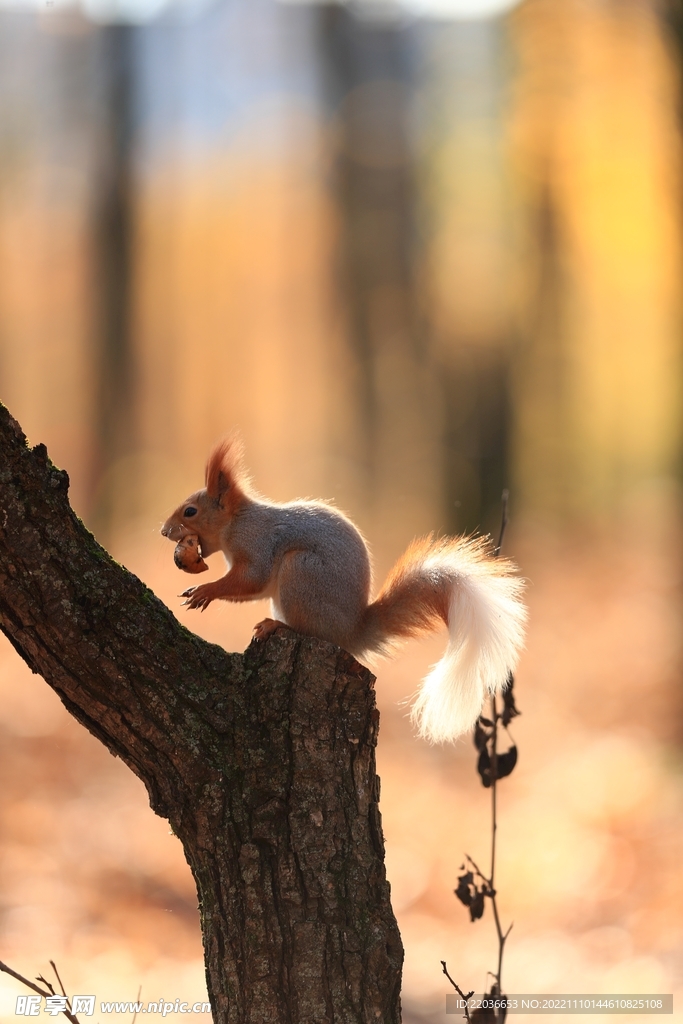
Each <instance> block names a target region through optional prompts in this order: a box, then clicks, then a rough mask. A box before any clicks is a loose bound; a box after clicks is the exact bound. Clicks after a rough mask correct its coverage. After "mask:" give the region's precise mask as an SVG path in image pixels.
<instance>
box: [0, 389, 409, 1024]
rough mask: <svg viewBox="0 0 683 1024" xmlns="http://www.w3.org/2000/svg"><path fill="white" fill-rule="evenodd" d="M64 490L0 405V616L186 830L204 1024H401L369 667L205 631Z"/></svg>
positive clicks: (282, 640)
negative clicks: (204, 985) (120, 560)
mask: <svg viewBox="0 0 683 1024" xmlns="http://www.w3.org/2000/svg"><path fill="white" fill-rule="evenodd" d="M67 489H68V477H67V475H66V473H64V472H62V471H60V470H58V469H56V468H55V467H54V466H53V465H52V464H51V463H50V461H49V459H48V458H47V452H46V450H45V448H44V446H42V445H38V446H37V447H35V448H33V449H29V448H28V447H27V445H26V439H25V437H24V435H23V434H22V432H21V430H20V428H19V426H18V424H17V423H16V422H15V421H14V420H13V419H12V418H11V416H10V415H9V414H8V412H7V410H6V409H4V407H1V406H0V628H2V630H3V632H4V633H5V635H6V636H7V637H8V638H9V640H10V642H11V643H12V644H13V645H14V647H15V648H16V650H17V651H18V652H19V654H20V655H21V657H22V658H23V659H24V660H25V661H26V662H27V663H28V664H29V665H30V667H31V668H32V669H33V670H34V671H35V672H39V673H40V674H41V675H42V676H43V677H44V678H45V680H46V681H47V682H48V683H49V685H50V686H51V687H52V688H53V689H54V690H55V691H56V692H57V693H58V694H59V696H60V698H61V700H62V701H63V703H64V705H65V706H66V708H67V709H68V711H70V712H71V714H73V715H74V716H75V717H76V718H77V719H78V720H79V721H80V722H81V723H82V724H83V725H84V726H85V727H86V728H87V729H89V730H90V732H91V733H93V734H94V735H95V736H97V737H98V739H100V740H101V741H102V742H103V743H104V744H106V746H107V747H108V748H109V750H110V751H111V752H112V753H113V754H115V755H117V756H119V757H121V758H122V759H123V760H124V761H125V763H126V764H127V765H128V766H129V767H130V768H131V769H132V770H133V771H134V772H135V773H136V775H138V776H139V777H140V778H141V779H142V780H143V782H144V783H145V786H146V787H147V791H148V793H149V798H150V803H151V806H152V808H153V810H154V811H156V813H157V814H160V815H162V816H163V817H165V818H168V820H169V822H170V823H171V826H172V828H173V830H174V832H175V833H176V835H178V837H179V838H180V839H181V841H182V843H183V846H184V849H185V854H186V857H187V860H188V862H189V864H190V867H191V869H192V871H193V874H194V877H195V880H196V882H197V890H198V894H199V905H200V913H201V920H202V931H203V937H204V948H205V954H206V969H207V980H208V986H209V995H210V998H211V1002H212V1006H213V1010H214V1017H215V1020H216V1021H217V1022H221V1024H223V1022H226V1024H227V1022H230V1024H238V1022H239V1024H244V1022H253V1024H256V1022H258V1024H264V1022H277V1024H280V1022H283V1024H284V1022H287V1024H294V1022H296V1024H308V1022H310V1024H322V1022H335V1024H338V1022H339V1024H341V1022H344V1024H346V1022H349V1024H351V1022H353V1024H356V1022H370V1021H372V1022H373V1024H374V1022H376V1021H382V1022H386V1024H390V1022H398V1021H399V1020H400V1010H399V985H400V971H401V961H402V948H401V941H400V937H399V934H398V929H397V926H396V921H395V919H394V916H393V913H392V910H391V906H390V903H389V887H388V884H387V881H386V878H385V873H384V865H383V852H384V849H383V840H382V831H381V824H380V817H379V811H378V805H377V801H378V795H379V780H378V778H377V776H376V774H375V760H374V746H375V742H376V737H377V726H378V715H377V711H376V709H375V705H374V691H373V677H372V676H371V675H370V673H369V672H368V671H367V670H366V669H364V668H363V667H362V666H361V665H359V664H358V663H357V662H356V661H354V659H353V658H351V657H350V655H348V654H346V653H345V652H344V651H341V650H339V649H338V648H336V647H333V646H332V645H330V644H325V643H321V642H319V641H316V640H313V639H309V638H306V637H301V636H298V635H296V634H294V633H292V632H291V631H289V630H283V631H280V632H279V633H278V634H277V635H275V636H273V637H271V638H270V639H269V640H267V641H266V642H265V643H262V644H252V645H251V647H250V648H249V649H248V650H247V651H246V652H245V654H244V655H238V654H228V653H226V652H225V651H224V650H223V649H222V648H220V647H217V646H215V645H212V644H209V643H206V642H205V641H203V640H201V639H199V638H198V637H197V636H195V635H194V634H192V633H190V632H189V631H188V630H187V629H185V628H184V627H183V626H181V625H180V624H179V623H178V622H177V621H176V619H175V618H174V617H173V615H172V614H171V612H170V611H169V610H168V609H167V608H166V607H165V606H164V605H163V604H162V603H161V602H160V601H159V600H158V599H157V598H156V597H155V596H154V594H153V593H151V591H150V590H148V589H147V588H146V587H145V586H144V585H143V584H142V583H141V582H140V580H138V579H137V578H136V577H135V576H133V575H132V574H131V573H129V572H128V571H127V570H126V569H124V568H123V567H122V566H120V565H118V564H117V563H116V562H114V561H113V559H111V558H110V556H109V555H108V554H107V553H106V551H104V549H103V548H101V547H100V546H99V544H98V543H97V542H96V541H95V539H94V537H92V535H91V534H89V533H88V531H87V530H86V529H85V527H84V526H83V524H82V523H81V522H80V520H78V519H77V517H76V516H75V515H74V513H73V512H72V510H71V508H70V506H69V503H68V499H67Z"/></svg>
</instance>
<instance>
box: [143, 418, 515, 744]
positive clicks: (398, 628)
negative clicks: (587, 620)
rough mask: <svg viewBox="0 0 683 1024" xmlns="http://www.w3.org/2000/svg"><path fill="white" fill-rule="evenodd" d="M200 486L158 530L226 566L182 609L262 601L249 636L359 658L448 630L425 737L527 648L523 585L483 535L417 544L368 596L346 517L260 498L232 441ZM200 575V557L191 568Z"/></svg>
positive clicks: (441, 728)
mask: <svg viewBox="0 0 683 1024" xmlns="http://www.w3.org/2000/svg"><path fill="white" fill-rule="evenodd" d="M205 484H206V485H205V487H204V488H203V489H202V490H200V491H197V492H196V493H195V494H192V495H190V497H189V498H187V499H186V500H185V501H184V502H183V503H182V505H180V506H179V507H178V508H177V509H176V511H175V512H174V513H173V515H172V516H171V517H170V518H169V519H168V520H167V521H166V522H165V523H164V526H163V527H162V530H161V533H162V535H163V536H164V537H167V538H169V539H170V540H173V541H176V542H178V547H179V548H180V547H181V544H183V543H184V542H185V541H186V539H187V538H193V540H191V543H196V540H195V539H194V538H198V542H199V545H200V547H201V559H202V560H203V559H204V558H207V557H208V556H209V555H212V554H214V553H215V552H217V551H222V552H223V555H224V556H225V559H226V562H227V563H228V571H227V573H226V574H225V575H224V576H222V577H221V578H220V579H218V580H214V581H213V582H211V583H204V584H200V585H199V586H196V587H190V588H189V589H188V590H186V591H184V592H183V594H181V597H184V598H185V601H184V604H185V605H186V606H187V607H188V608H200V609H201V610H202V611H203V610H204V609H205V608H207V607H208V606H209V604H210V603H211V602H212V601H215V600H223V601H255V600H258V599H259V598H264V597H267V598H270V600H271V602H272V614H273V618H272V619H264V621H263V622H260V623H258V625H257V626H256V627H255V629H254V636H255V639H265V638H266V637H267V636H269V635H270V633H272V632H273V631H274V630H275V629H277V627H278V626H281V625H286V626H289V627H290V628H291V629H294V630H296V631H297V632H299V633H302V634H304V635H306V636H313V637H318V638H319V639H321V640H328V641H331V642H332V643H334V644H337V645H338V646H339V647H343V648H344V649H345V650H346V651H348V652H349V653H350V654H352V655H354V656H355V657H360V658H362V657H363V656H365V655H372V654H386V653H388V652H389V651H390V650H391V649H392V647H394V646H395V645H396V643H397V642H398V641H400V640H402V639H405V638H408V637H415V636H419V635H422V634H424V633H427V632H431V631H432V630H435V629H437V628H438V627H439V626H440V624H441V623H445V624H446V626H447V627H448V634H449V640H448V647H447V649H446V652H445V654H444V656H443V657H442V659H441V661H439V662H438V664H437V665H435V666H434V667H433V668H432V670H431V671H430V673H429V675H428V676H427V677H426V679H425V680H424V682H423V684H422V687H421V689H420V692H419V694H418V696H417V699H416V701H415V703H414V705H413V708H412V712H411V717H412V719H413V721H414V723H415V724H416V726H417V729H418V733H419V734H420V736H422V737H424V738H425V739H427V740H430V741H432V742H442V741H448V740H454V739H456V738H457V737H458V736H460V735H462V734H463V733H465V732H468V731H469V730H470V729H472V728H473V727H474V725H475V723H476V721H477V719H478V717H479V715H480V714H481V711H482V707H483V703H484V700H485V698H486V697H487V696H488V695H491V694H495V693H500V692H501V691H502V690H503V689H504V688H505V686H506V684H507V681H508V678H509V675H510V673H511V672H512V671H513V670H514V668H515V665H516V663H517V658H518V654H519V651H520V649H521V647H522V645H523V641H524V624H525V621H526V609H525V607H524V604H523V603H522V600H521V594H522V589H523V582H522V580H520V579H519V578H518V577H517V576H515V575H514V573H515V566H514V565H513V564H512V563H511V562H510V561H508V560H506V559H501V558H495V557H493V551H492V548H491V543H490V540H489V539H488V538H476V539H474V538H468V537H459V538H451V537H447V538H444V539H434V537H433V536H428V537H425V538H423V539H420V540H415V541H414V542H413V543H412V544H411V545H410V546H409V547H408V549H407V551H406V552H405V554H404V555H403V556H402V557H401V558H400V559H399V561H398V563H397V564H396V565H395V566H394V568H393V569H392V570H391V572H390V573H389V577H388V579H387V581H386V583H385V584H384V586H383V587H382V589H381V591H380V593H379V594H378V596H377V597H376V598H375V600H374V601H371V600H370V590H371V586H372V569H371V563H370V554H369V551H368V546H367V543H366V541H365V539H364V537H363V536H362V534H361V532H360V530H358V529H357V527H356V526H355V525H354V524H353V523H352V522H351V520H350V519H349V518H348V517H347V516H346V515H344V513H343V512H340V511H339V510H338V509H337V508H335V507H334V506H332V505H330V504H328V503H326V502H322V501H291V502H287V503H285V504H276V503H275V502H272V501H268V500H267V499H265V498H263V497H261V496H260V495H258V494H257V493H256V492H255V491H254V489H253V487H252V485H251V482H250V480H249V477H248V476H247V474H246V472H245V470H244V468H243V460H242V446H241V443H240V441H239V440H238V439H237V438H231V439H228V440H225V441H222V442H220V443H219V444H218V445H216V447H215V448H214V449H213V451H212V452H211V454H210V456H209V460H208V462H207V465H206V480H205ZM193 558H197V555H196V554H195V555H193ZM176 561H177V564H178V565H179V567H180V568H186V566H185V565H183V559H182V558H180V559H179V558H178V556H176ZM202 568H206V566H204V564H203V561H202V564H201V566H195V567H194V568H188V569H187V571H195V572H196V571H202Z"/></svg>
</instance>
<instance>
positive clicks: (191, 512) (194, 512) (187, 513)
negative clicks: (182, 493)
mask: <svg viewBox="0 0 683 1024" xmlns="http://www.w3.org/2000/svg"><path fill="white" fill-rule="evenodd" d="M196 515H197V509H196V508H195V507H194V506H193V505H188V506H187V508H186V509H185V511H184V512H183V516H184V517H185V519H190V517H191V516H196Z"/></svg>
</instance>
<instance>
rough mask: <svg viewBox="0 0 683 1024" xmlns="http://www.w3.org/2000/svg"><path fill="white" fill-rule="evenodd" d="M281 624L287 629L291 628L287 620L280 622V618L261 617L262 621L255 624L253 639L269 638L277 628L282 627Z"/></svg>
mask: <svg viewBox="0 0 683 1024" xmlns="http://www.w3.org/2000/svg"><path fill="white" fill-rule="evenodd" d="M280 626H284V627H285V629H290V628H291V627H290V626H288V625H287V623H286V622H280V620H279V619H261V621H260V622H257V623H256V625H255V626H254V636H253V639H254V640H267V639H268V637H269V636H271V635H272V634H273V633H274V632H275V630H276V629H279V628H280Z"/></svg>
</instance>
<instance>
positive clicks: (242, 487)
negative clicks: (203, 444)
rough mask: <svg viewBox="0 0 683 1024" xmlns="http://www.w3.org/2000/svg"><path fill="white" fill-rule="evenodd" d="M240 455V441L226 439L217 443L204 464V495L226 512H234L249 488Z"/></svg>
mask: <svg viewBox="0 0 683 1024" xmlns="http://www.w3.org/2000/svg"><path fill="white" fill-rule="evenodd" d="M242 454H243V446H242V441H241V439H240V438H239V437H237V436H233V437H228V438H225V439H224V440H223V441H219V442H218V444H217V445H216V447H215V448H214V449H213V451H212V452H211V454H210V455H209V458H208V461H207V463H206V473H205V480H206V493H207V494H208V495H209V497H210V498H214V499H215V500H216V501H219V502H220V504H221V506H222V507H223V508H224V509H225V510H226V511H228V512H234V511H235V510H236V509H237V508H238V507H239V506H240V505H241V504H242V502H243V501H244V497H245V493H246V492H247V490H248V487H249V481H248V478H247V474H246V472H245V470H244V468H243V465H242Z"/></svg>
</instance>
